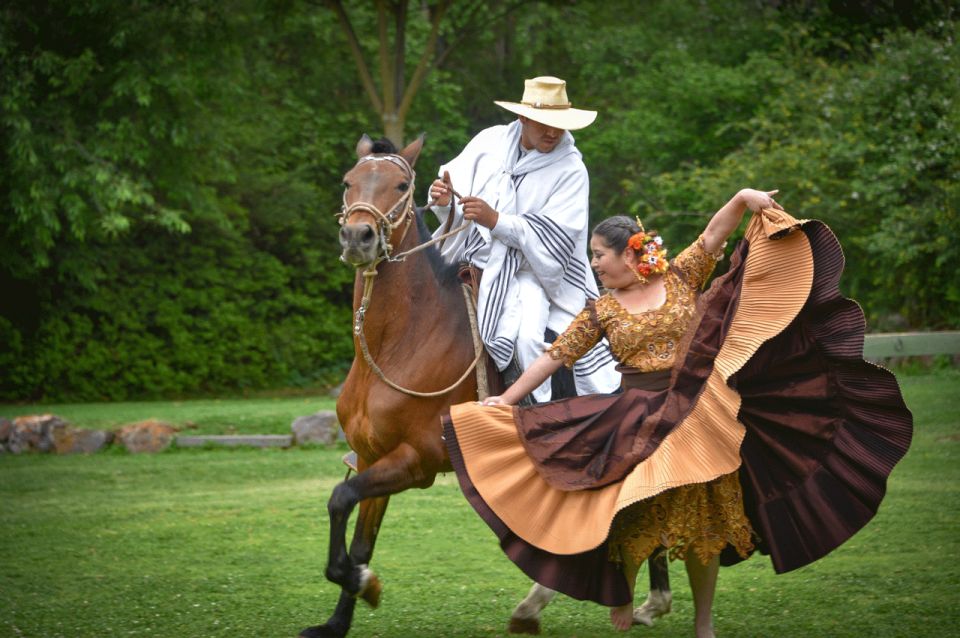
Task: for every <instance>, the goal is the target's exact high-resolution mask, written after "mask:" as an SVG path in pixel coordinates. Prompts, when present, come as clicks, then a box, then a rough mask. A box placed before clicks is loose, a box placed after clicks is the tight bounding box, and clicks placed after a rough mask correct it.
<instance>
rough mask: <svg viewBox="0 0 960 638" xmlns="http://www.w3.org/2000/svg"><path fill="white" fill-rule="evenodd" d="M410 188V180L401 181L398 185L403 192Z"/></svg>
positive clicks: (398, 188)
mask: <svg viewBox="0 0 960 638" xmlns="http://www.w3.org/2000/svg"><path fill="white" fill-rule="evenodd" d="M408 188H410V182H400V185H399V186H397V190H398V191H400V192H401V193H406V192H407V189H408Z"/></svg>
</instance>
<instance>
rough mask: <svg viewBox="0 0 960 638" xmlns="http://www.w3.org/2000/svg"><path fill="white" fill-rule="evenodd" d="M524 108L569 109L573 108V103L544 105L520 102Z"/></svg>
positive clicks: (541, 103)
mask: <svg viewBox="0 0 960 638" xmlns="http://www.w3.org/2000/svg"><path fill="white" fill-rule="evenodd" d="M520 104H523V105H524V106H532V107H533V108H535V109H569V108H572V107H573V103H572V102H567V103H566V104H544V103H543V102H520Z"/></svg>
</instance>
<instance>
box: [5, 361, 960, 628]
mask: <svg viewBox="0 0 960 638" xmlns="http://www.w3.org/2000/svg"><path fill="white" fill-rule="evenodd" d="M901 382H902V386H903V388H904V392H905V395H906V397H907V402H908V404H909V405H910V407H911V408H912V409H913V411H914V415H915V419H916V424H915V425H916V432H915V438H914V443H913V446H912V448H911V450H910V452H909V453H908V454H907V456H906V458H905V459H904V460H903V461H902V462H901V463H900V465H899V466H898V467H897V468H896V470H895V471H894V473H893V475H892V477H891V479H890V482H889V490H888V494H887V498H886V500H885V501H884V504H883V506H882V507H881V509H880V512H879V514H878V515H877V517H876V518H875V519H874V520H873V521H872V522H871V523H870V524H869V525H868V526H867V527H866V528H865V529H864V530H863V531H861V532H860V533H859V534H857V535H856V536H855V537H854V538H853V539H851V540H850V541H849V542H848V543H847V544H845V545H844V546H843V547H841V548H840V549H838V550H836V551H835V552H833V553H832V554H830V555H829V556H827V557H825V558H824V559H822V560H820V561H818V562H817V563H815V564H813V565H810V566H808V567H806V568H803V569H800V570H797V571H795V572H791V573H789V574H784V575H779V576H777V575H775V574H774V572H773V569H772V568H771V566H770V563H769V560H768V559H767V558H766V557H762V556H756V557H754V558H753V559H751V560H749V561H747V562H745V563H741V564H740V565H738V566H736V567H732V568H728V569H724V570H722V571H721V574H720V585H719V590H718V594H717V601H716V605H715V618H716V628H717V632H718V635H720V636H728V637H733V636H736V637H760V636H764V637H766V636H772V637H777V638H786V637H795V636H796V637H807V636H864V637H875V636H881V637H884V636H886V637H893V636H910V637H928V636H930V637H932V636H937V637H940V636H943V637H946V636H955V635H957V632H958V630H957V627H958V624H960V610H958V602H960V601H958V586H960V411H958V410H957V407H956V401H957V397H960V373H958V372H957V371H949V370H948V371H941V372H938V373H935V374H929V375H917V376H905V377H903V378H902V379H901ZM191 403H192V402H191ZM209 403H210V405H212V406H214V408H215V406H217V405H219V402H209ZM255 403H257V402H255ZM126 405H129V404H126ZM184 405H187V404H186V403H185V404H184ZM197 405H203V403H198V404H197ZM284 409H286V408H284ZM315 409H318V408H317V407H316V404H310V406H309V408H308V410H307V412H309V411H314V410H315ZM130 410H131V413H133V412H136V411H137V410H136V409H134V408H130ZM259 410H261V408H258V409H257V411H259ZM214 412H216V410H215V409H214ZM228 413H229V414H233V415H241V414H244V411H243V410H242V409H241V408H240V407H239V405H238V406H236V407H232V408H231V409H230V410H229V411H228ZM170 414H174V413H172V412H171V413H170ZM182 414H183V415H184V416H183V417H182V418H184V419H188V420H191V421H194V422H197V421H198V417H194V416H192V415H188V414H187V413H186V412H183V413H182ZM157 416H160V415H159V414H158V415H157ZM71 418H73V417H71ZM138 418H139V417H138ZM160 418H163V417H162V416H160ZM171 420H174V421H176V418H171ZM80 425H86V424H84V423H82V422H80ZM342 452H343V449H342V448H339V449H338V448H334V449H318V448H310V449H290V450H275V449H269V450H246V449H224V450H204V449H201V450H192V449H191V450H171V451H168V452H164V453H161V454H157V455H153V456H133V455H130V454H127V453H125V452H123V451H122V450H111V451H108V452H105V453H100V454H96V455H92V456H71V457H57V456H50V455H24V456H11V455H5V456H0V539H3V547H2V551H0V636H4V637H6V636H11V637H14V636H16V637H19V636H37V637H44V638H47V637H56V636H69V637H76V636H91V637H94V636H96V637H100V636H165V637H166V636H169V637H206V636H230V637H247V636H249V637H262V636H295V635H296V634H297V632H298V631H299V630H300V629H301V628H303V627H304V626H307V625H311V624H316V623H318V622H322V621H323V620H324V619H325V618H326V617H327V615H328V614H329V612H330V611H331V610H332V609H333V606H334V604H335V601H336V597H337V589H336V588H335V587H334V586H333V585H331V584H330V583H328V582H326V581H325V580H324V578H323V568H324V562H325V549H326V534H327V515H326V509H325V503H326V499H327V497H328V496H329V494H330V490H331V489H332V487H333V486H334V485H335V484H336V483H337V482H338V481H339V480H341V479H342V477H343V467H342V466H341V465H340V460H339V458H340V456H341V454H342ZM372 566H373V568H374V569H375V570H376V571H377V572H378V573H379V574H380V576H381V577H382V579H383V581H384V587H385V588H384V593H383V598H382V603H381V606H380V608H379V609H376V610H370V609H368V608H366V607H362V606H361V607H358V612H357V617H356V620H355V623H354V629H353V632H352V633H351V635H354V636H382V637H396V638H401V637H402V638H408V637H411V636H464V637H466V636H503V635H505V634H506V632H505V626H506V621H507V618H508V617H509V615H510V611H511V610H512V608H513V606H514V605H515V604H516V603H517V602H518V601H519V600H520V598H521V597H522V596H523V594H525V592H526V590H527V588H528V584H529V583H528V581H527V580H526V578H525V577H524V576H523V575H522V574H521V573H520V572H519V571H518V570H517V569H516V568H515V567H514V566H513V565H512V563H510V562H509V561H508V560H507V559H506V558H505V557H504V556H503V555H502V554H501V553H500V550H499V548H498V547H497V544H496V542H495V540H494V536H493V535H492V534H491V533H490V532H489V531H488V530H487V529H486V527H485V526H484V525H483V523H482V522H481V521H480V520H479V518H478V517H477V516H476V515H475V514H474V513H473V511H472V509H470V507H469V506H468V505H467V503H466V501H465V500H464V499H463V498H462V496H461V495H460V493H459V489H458V487H457V484H456V479H455V478H454V477H453V476H452V475H447V476H443V477H440V478H439V479H438V481H437V484H436V485H435V486H434V487H432V488H431V489H429V490H423V491H420V490H417V491H412V492H409V493H405V494H402V495H400V496H397V497H395V498H394V499H393V501H392V503H391V505H390V508H389V510H388V512H387V517H386V519H385V521H384V525H383V529H382V532H381V535H380V540H379V542H378V546H377V553H376V555H375V557H374V560H373V564H372ZM671 571H672V575H673V585H674V596H675V601H674V608H673V613H672V614H670V615H669V616H667V617H665V618H663V619H662V620H661V621H660V622H659V623H658V624H657V626H656V627H654V628H652V629H651V628H646V627H635V628H634V629H633V630H631V632H630V633H629V634H628V635H634V636H641V635H643V636H650V637H653V638H667V637H674V636H689V635H690V634H691V631H690V630H691V613H692V604H691V601H690V594H689V588H688V587H687V584H686V578H685V575H684V572H683V569H682V567H681V566H680V565H677V564H674V565H673V567H672V569H671ZM643 582H645V577H644V576H643V575H642V576H641V583H643ZM543 622H544V635H546V636H556V637H560V636H579V637H591V636H601V637H602V636H614V635H620V634H617V633H616V632H614V631H612V630H611V629H608V621H607V611H606V610H605V609H604V608H601V607H599V606H597V605H594V604H591V603H583V602H577V601H573V600H570V599H567V598H559V599H558V600H557V601H556V602H555V603H554V604H553V605H551V606H550V607H548V608H547V610H546V611H545V612H544V615H543Z"/></svg>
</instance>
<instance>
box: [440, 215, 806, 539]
mask: <svg viewBox="0 0 960 638" xmlns="http://www.w3.org/2000/svg"><path fill="white" fill-rule="evenodd" d="M766 216H767V214H766V212H765V214H764V216H761V215H755V216H754V218H753V219H752V220H751V222H750V225H749V227H748V228H747V238H748V239H749V240H750V242H751V244H750V255H749V258H748V260H747V262H748V263H747V267H746V270H745V272H744V281H743V287H742V291H741V295H740V303H739V306H738V308H737V314H736V316H735V318H734V320H733V323H732V325H731V329H730V331H729V333H728V335H727V338H726V340H725V342H724V344H723V347H722V348H721V350H720V353H719V354H718V356H717V359H716V363H715V366H714V370H713V372H712V373H711V375H710V377H709V378H708V379H707V382H706V385H705V387H704V391H703V393H702V395H701V397H700V398H699V400H698V401H697V403H696V406H695V407H694V409H693V410H692V411H691V413H690V414H689V415H688V417H687V418H686V419H684V421H683V422H681V423H680V424H679V425H678V426H677V427H676V428H675V429H674V430H673V431H672V432H671V433H670V434H669V435H668V436H667V437H666V438H665V439H664V441H663V442H662V443H661V445H660V446H659V447H658V448H657V450H656V451H655V452H654V453H653V454H651V455H650V456H649V457H648V458H647V459H645V460H644V461H643V462H642V463H640V464H638V465H637V466H636V467H635V468H634V469H633V470H632V471H631V473H630V474H629V475H627V477H626V478H625V479H624V480H623V481H622V482H618V483H614V484H611V485H609V486H607V487H604V488H601V489H597V490H585V491H576V492H565V491H561V490H557V489H554V488H552V487H550V486H549V485H548V484H547V483H546V482H545V481H544V480H543V479H542V478H540V476H539V474H538V473H537V471H536V468H535V466H534V465H533V463H532V462H531V461H530V459H529V457H527V455H526V453H525V451H524V448H523V444H522V442H521V441H520V438H519V435H518V434H517V430H516V426H515V424H514V422H513V409H512V408H509V407H506V406H503V407H486V408H484V407H481V406H479V405H478V404H476V403H464V404H460V405H456V406H453V407H452V408H451V412H450V413H451V417H452V420H453V423H454V427H455V428H456V431H457V439H458V442H459V445H460V450H461V452H462V454H463V459H464V465H465V467H466V470H467V473H468V474H469V475H470V479H471V481H472V482H473V484H474V486H475V487H476V489H477V490H478V492H479V493H480V495H481V496H482V497H483V499H484V501H486V503H487V505H489V507H490V508H491V509H492V510H493V511H494V512H495V513H496V514H497V516H498V517H500V519H501V520H502V521H503V522H504V523H505V524H506V525H507V526H508V527H509V528H510V529H511V530H512V531H513V532H514V533H516V534H517V535H518V536H519V537H520V538H522V539H523V540H525V541H527V542H528V543H531V544H532V545H535V546H537V547H540V548H541V549H544V550H546V551H548V552H552V553H554V554H576V553H580V552H585V551H588V550H590V549H593V548H595V547H597V546H598V545H600V544H601V543H602V542H603V541H604V539H606V537H607V534H608V533H609V530H610V525H611V522H612V521H613V518H614V516H615V515H616V513H617V511H619V510H620V509H622V508H624V507H626V506H628V505H629V504H631V503H634V502H636V501H639V500H641V499H644V498H649V497H651V496H654V495H656V494H659V493H661V492H663V491H664V490H667V489H670V488H672V487H677V486H680V485H688V484H691V483H705V482H707V481H710V480H713V479H715V478H718V477H720V476H722V475H724V474H729V473H730V472H733V471H735V470H736V469H737V468H738V467H739V466H740V456H739V450H740V443H741V442H742V440H743V435H744V430H743V426H742V425H741V424H740V423H739V422H737V420H736V415H737V412H738V410H739V407H740V397H739V395H737V393H736V392H735V391H733V390H732V389H731V388H729V387H728V386H727V384H726V380H727V379H728V378H729V376H730V375H732V374H733V373H735V372H736V371H737V370H739V369H740V368H741V367H742V366H743V365H744V364H745V363H746V362H747V360H749V358H750V357H751V356H752V355H753V353H754V352H756V350H757V349H758V348H759V347H760V345H762V344H763V343H764V342H765V341H767V340H769V339H771V338H772V337H774V336H776V335H777V334H778V333H780V332H781V331H782V330H783V329H784V328H785V327H786V326H787V325H788V324H789V323H790V322H791V321H792V320H793V318H794V317H796V315H797V313H798V312H799V311H800V309H801V308H802V307H803V304H804V303H805V302H806V299H807V296H808V295H809V292H810V289H811V286H812V282H813V264H812V261H811V252H810V246H809V243H808V241H807V238H806V235H804V234H803V233H793V234H791V235H788V236H787V237H785V238H783V239H780V240H777V241H775V242H773V241H770V240H769V239H767V237H768V236H769V235H770V234H772V233H771V229H772V230H774V231H775V230H777V229H778V228H781V227H784V224H786V225H789V224H790V222H791V220H792V218H789V219H784V215H782V214H778V215H777V219H776V220H775V224H774V225H771V224H769V223H767V222H768V221H770V220H768V219H763V220H761V217H766Z"/></svg>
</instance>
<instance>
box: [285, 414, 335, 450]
mask: <svg viewBox="0 0 960 638" xmlns="http://www.w3.org/2000/svg"><path fill="white" fill-rule="evenodd" d="M290 429H291V430H293V442H294V444H295V445H304V444H308V443H319V444H321V445H333V444H334V443H336V442H337V433H338V432H339V431H340V424H339V423H337V414H336V412H329V411H321V412H317V413H316V414H311V415H308V416H301V417H297V418H296V419H295V420H294V421H293V425H291V426H290Z"/></svg>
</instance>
